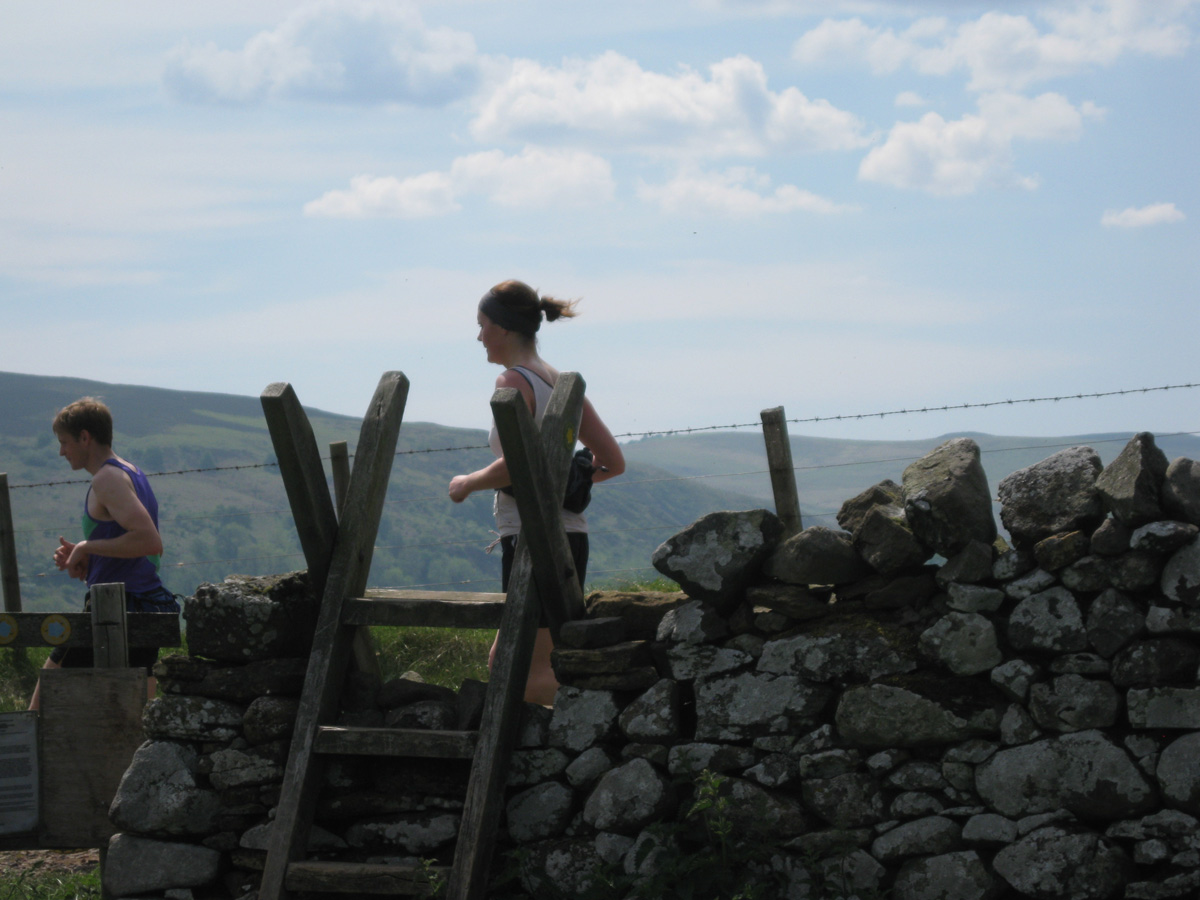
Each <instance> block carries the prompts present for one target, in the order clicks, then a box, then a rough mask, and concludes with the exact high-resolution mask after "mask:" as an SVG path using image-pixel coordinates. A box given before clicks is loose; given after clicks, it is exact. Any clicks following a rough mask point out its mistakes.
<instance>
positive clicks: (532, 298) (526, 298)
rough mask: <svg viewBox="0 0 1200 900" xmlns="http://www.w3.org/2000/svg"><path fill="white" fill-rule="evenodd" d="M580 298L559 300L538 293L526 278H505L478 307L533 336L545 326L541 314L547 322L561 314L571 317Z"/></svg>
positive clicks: (503, 325) (505, 325)
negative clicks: (517, 279) (507, 279)
mask: <svg viewBox="0 0 1200 900" xmlns="http://www.w3.org/2000/svg"><path fill="white" fill-rule="evenodd" d="M577 303H579V301H578V300H557V299H555V298H554V297H546V296H538V292H537V291H535V290H534V289H533V288H531V287H530V286H529V285H527V284H526V283H525V282H523V281H515V280H509V281H502V282H500V283H499V284H498V285H496V286H495V287H494V288H492V289H491V290H490V291H488V292H487V293H486V294H484V295H483V299H482V300H480V301H479V309H480V311H481V312H483V314H484V315H485V316H487V317H488V318H489V319H491V320H492V321H493V322H495V323H496V324H497V325H499V326H500V327H501V328H504V329H507V330H508V331H516V332H518V333H520V334H523V335H526V336H528V337H533V336H534V334H536V333H537V330H538V329H539V328H541V327H542V317H543V316H545V318H546V321H547V322H553V321H555V320H556V319H559V318H568V319H569V318H572V317H574V316H576V315H578V313H576V312H575V305H576V304H577Z"/></svg>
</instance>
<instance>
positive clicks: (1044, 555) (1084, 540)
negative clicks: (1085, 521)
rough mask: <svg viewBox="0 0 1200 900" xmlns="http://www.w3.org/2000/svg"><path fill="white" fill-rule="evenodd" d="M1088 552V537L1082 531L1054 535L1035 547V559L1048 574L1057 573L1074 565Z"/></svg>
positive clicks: (1039, 542)
mask: <svg viewBox="0 0 1200 900" xmlns="http://www.w3.org/2000/svg"><path fill="white" fill-rule="evenodd" d="M1087 552H1088V536H1087V535H1086V534H1084V533H1083V532H1082V531H1068V532H1066V533H1064V534H1052V535H1050V537H1048V538H1043V539H1042V540H1040V541H1038V542H1037V543H1036V544H1034V546H1033V558H1034V559H1036V560H1037V564H1038V565H1039V566H1040V567H1041V568H1043V569H1045V570H1046V571H1047V572H1057V571H1059V570H1060V569H1065V568H1066V567H1067V566H1070V565H1073V564H1074V563H1076V562H1078V561H1079V560H1081V559H1083V557H1085V556H1087Z"/></svg>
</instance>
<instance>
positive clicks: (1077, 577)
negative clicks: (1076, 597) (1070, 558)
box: [1058, 556, 1112, 594]
mask: <svg viewBox="0 0 1200 900" xmlns="http://www.w3.org/2000/svg"><path fill="white" fill-rule="evenodd" d="M1108 572H1109V567H1108V565H1106V560H1105V559H1103V558H1102V557H1099V556H1083V557H1080V558H1079V559H1077V560H1075V562H1073V563H1071V565H1069V566H1067V567H1066V568H1065V569H1063V570H1062V571H1060V572H1059V573H1058V579H1059V581H1061V582H1062V584H1063V587H1065V588H1067V589H1068V590H1071V591H1075V592H1076V593H1080V594H1096V593H1099V592H1100V591H1103V590H1105V589H1107V588H1110V587H1112V582H1111V581H1110V580H1109V576H1108Z"/></svg>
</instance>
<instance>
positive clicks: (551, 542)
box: [492, 372, 584, 637]
mask: <svg viewBox="0 0 1200 900" xmlns="http://www.w3.org/2000/svg"><path fill="white" fill-rule="evenodd" d="M583 392H584V382H583V379H582V378H581V377H580V376H579V375H578V374H576V373H574V372H564V373H562V374H561V375H560V376H559V377H558V381H557V382H556V383H555V386H554V391H553V393H552V394H551V396H550V401H549V403H548V404H547V406H546V412H545V414H544V416H543V417H542V425H541V430H540V432H539V431H538V428H537V427H536V426H535V425H534V422H533V417H532V416H531V415H530V414H529V407H528V406H527V405H526V403H525V401H524V399H523V398H522V397H521V395H520V393H519V392H517V391H515V390H513V389H512V388H501V389H499V390H497V391H496V393H495V395H493V397H492V416H493V418H494V420H495V422H496V431H497V432H498V433H499V435H500V444H501V446H502V447H503V449H504V460H505V462H506V463H507V464H508V472H509V477H510V478H511V479H512V485H513V496H514V497H515V499H516V501H517V510H518V511H519V512H520V514H521V534H522V536H523V537H524V539H525V541H526V542H527V543H528V545H529V549H530V555H531V557H532V559H533V568H534V577H535V580H536V581H537V586H538V596H539V597H540V599H541V602H542V605H543V607H544V609H545V612H546V619H547V621H548V622H549V625H550V632H551V634H552V635H554V636H555V637H557V636H558V630H559V629H560V628H561V627H562V625H563V623H564V622H567V621H570V620H572V619H577V618H580V617H581V616H582V615H583V609H584V606H583V589H582V588H581V587H580V585H579V576H578V575H577V573H576V572H575V562H574V560H573V558H572V556H571V548H570V545H569V544H568V543H567V535H566V532H565V531H564V530H563V527H562V498H563V493H564V490H565V487H566V479H567V470H568V469H569V467H570V464H571V455H572V451H573V449H574V446H575V440H576V438H577V437H578V434H579V418H580V415H581V413H582V411H583Z"/></svg>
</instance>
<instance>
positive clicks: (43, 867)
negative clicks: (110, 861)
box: [0, 850, 100, 876]
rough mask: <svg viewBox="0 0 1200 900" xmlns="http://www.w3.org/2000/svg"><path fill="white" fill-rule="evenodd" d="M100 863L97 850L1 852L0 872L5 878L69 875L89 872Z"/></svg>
mask: <svg viewBox="0 0 1200 900" xmlns="http://www.w3.org/2000/svg"><path fill="white" fill-rule="evenodd" d="M99 863H100V852H99V851H98V850H3V851H0V872H2V873H3V874H4V875H6V876H12V875H16V874H18V873H20V872H44V873H51V872H55V873H62V874H70V873H72V872H90V871H91V870H92V869H94V868H95V867H96V866H97V865H99Z"/></svg>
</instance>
